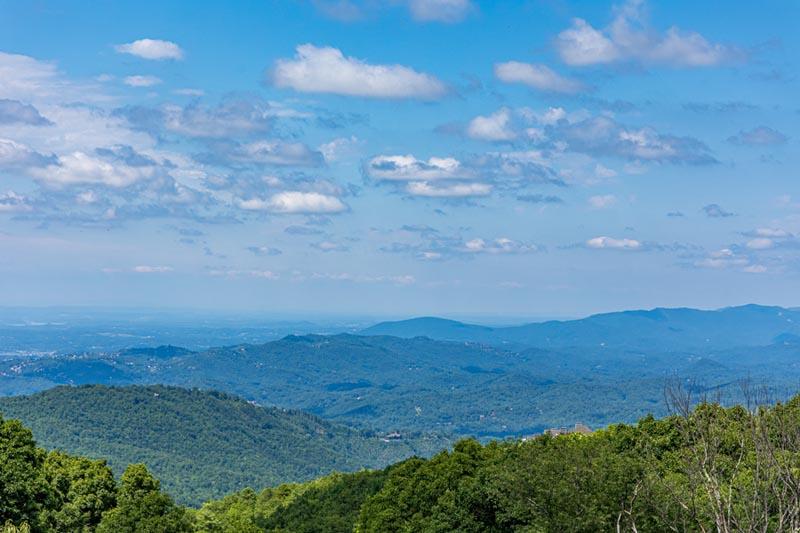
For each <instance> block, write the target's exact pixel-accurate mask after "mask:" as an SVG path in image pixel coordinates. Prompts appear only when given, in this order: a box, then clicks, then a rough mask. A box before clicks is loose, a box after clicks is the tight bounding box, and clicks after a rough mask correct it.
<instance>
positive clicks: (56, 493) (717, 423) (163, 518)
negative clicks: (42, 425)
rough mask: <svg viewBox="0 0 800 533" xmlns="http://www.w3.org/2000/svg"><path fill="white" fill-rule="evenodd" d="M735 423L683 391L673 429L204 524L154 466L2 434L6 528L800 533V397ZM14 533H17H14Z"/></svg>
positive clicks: (734, 411)
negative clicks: (110, 463)
mask: <svg viewBox="0 0 800 533" xmlns="http://www.w3.org/2000/svg"><path fill="white" fill-rule="evenodd" d="M744 395H745V397H746V398H747V399H748V402H747V403H745V404H744V405H738V406H734V407H728V408H726V407H723V406H721V405H720V404H719V403H718V402H710V401H701V402H700V403H698V402H697V401H695V400H694V399H693V398H692V397H691V395H690V394H689V393H688V392H685V391H683V390H681V389H679V388H673V389H669V390H668V391H667V398H668V399H669V403H670V405H671V406H672V409H673V413H674V414H673V415H671V416H668V417H665V418H661V419H657V418H655V417H652V416H648V417H644V418H642V419H641V420H640V421H639V422H638V423H637V424H633V425H628V424H617V425H612V426H609V427H608V428H606V429H603V430H599V431H595V432H593V433H591V434H568V435H562V436H557V437H551V436H539V437H535V438H531V439H527V440H507V441H502V442H499V441H495V442H491V443H488V444H485V445H484V444H481V443H480V442H478V441H476V440H474V439H465V440H461V441H459V442H458V443H456V444H455V446H454V447H453V449H452V450H447V451H443V452H441V453H439V454H436V455H435V456H433V457H432V458H430V459H423V458H419V457H412V458H409V459H406V460H404V461H401V462H399V463H396V464H394V465H393V466H390V467H387V468H385V469H383V470H363V471H359V472H355V473H349V474H341V473H334V474H330V475H327V476H324V477H321V478H318V479H315V480H312V481H307V482H303V483H290V484H283V485H279V486H276V487H272V488H268V489H265V490H262V491H261V492H256V491H254V490H252V489H244V490H240V491H239V492H236V493H233V494H230V495H228V496H226V497H224V498H222V499H219V500H215V501H209V502H206V503H205V504H204V505H203V506H202V507H201V508H199V509H185V508H183V507H181V506H179V505H177V504H176V503H174V501H173V500H172V498H171V497H170V496H168V495H167V494H165V493H164V492H162V491H161V485H160V482H159V481H158V480H157V479H156V478H155V477H154V476H152V475H151V474H150V472H149V471H148V469H147V468H146V467H145V466H144V465H142V464H132V465H129V466H128V467H127V468H126V470H125V471H124V473H123V474H122V476H121V478H120V480H119V483H115V482H114V479H113V478H112V477H111V473H110V470H109V468H108V467H107V466H106V465H105V463H104V462H102V461H96V460H90V459H87V458H83V457H75V456H71V455H67V454H64V453H63V452H50V453H49V454H48V453H46V452H44V451H43V450H42V449H40V448H38V447H37V446H36V444H35V442H34V441H33V438H32V435H31V433H30V431H29V430H27V429H26V428H25V427H24V426H22V425H21V424H19V423H18V422H16V421H11V420H5V421H0V459H2V461H0V481H2V483H0V490H2V493H0V495H1V496H2V499H0V503H1V504H2V507H1V508H0V523H6V524H7V525H6V526H5V528H6V530H7V531H9V532H15V533H16V531H17V530H24V528H26V527H28V526H27V524H30V526H29V529H30V531H32V532H34V533H40V532H47V533H49V532H60V531H80V532H84V533H89V532H94V531H97V532H98V533H134V532H148V533H181V532H198V533H234V532H235V533H259V532H270V533H279V532H281V533H284V532H289V531H291V532H293V533H294V532H299V533H303V532H309V533H310V532H324V533H340V532H349V531H357V532H359V533H371V532H381V533H383V532H389V533H391V532H403V533H405V532H426V533H427V532H451V531H459V532H466V533H470V532H475V533H478V532H507V531H510V532H550V531H552V532H560V531H576V532H594V531H719V532H733V531H763V532H782V531H798V530H800V396H797V397H795V398H793V399H791V400H790V401H788V402H786V403H775V404H770V403H768V402H766V401H765V400H766V398H765V397H763V396H761V393H760V392H759V393H758V394H756V393H753V392H752V391H745V394H744ZM4 533H5V532H4Z"/></svg>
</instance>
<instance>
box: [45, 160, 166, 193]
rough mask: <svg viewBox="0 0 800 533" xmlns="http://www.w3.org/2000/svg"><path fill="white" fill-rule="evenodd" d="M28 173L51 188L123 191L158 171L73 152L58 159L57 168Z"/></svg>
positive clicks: (148, 166) (50, 166) (48, 167)
mask: <svg viewBox="0 0 800 533" xmlns="http://www.w3.org/2000/svg"><path fill="white" fill-rule="evenodd" d="M29 172H30V174H31V175H33V176H34V177H35V178H36V179H38V180H39V181H40V182H42V183H46V184H49V185H55V186H63V185H74V184H80V183H90V184H100V185H107V186H109V187H116V188H120V187H127V186H129V185H132V184H133V183H136V182H138V181H141V180H145V179H147V178H150V177H152V176H153V174H154V172H155V167H153V166H151V165H141V166H131V165H127V164H125V163H123V162H121V161H115V162H109V161H106V160H104V159H101V158H99V157H95V156H92V155H89V154H86V153H84V152H73V153H71V154H67V155H64V156H61V157H59V158H58V163H57V164H52V165H48V166H47V167H44V168H34V169H31V170H30V171H29Z"/></svg>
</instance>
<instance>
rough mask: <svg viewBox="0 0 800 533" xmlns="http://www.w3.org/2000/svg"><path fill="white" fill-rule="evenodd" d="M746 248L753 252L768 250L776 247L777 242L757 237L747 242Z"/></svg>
mask: <svg viewBox="0 0 800 533" xmlns="http://www.w3.org/2000/svg"><path fill="white" fill-rule="evenodd" d="M746 246H747V247H748V248H750V249H751V250H768V249H770V248H773V247H774V246H775V241H773V240H772V239H769V238H767V237H757V238H755V239H750V240H749V241H747V244H746Z"/></svg>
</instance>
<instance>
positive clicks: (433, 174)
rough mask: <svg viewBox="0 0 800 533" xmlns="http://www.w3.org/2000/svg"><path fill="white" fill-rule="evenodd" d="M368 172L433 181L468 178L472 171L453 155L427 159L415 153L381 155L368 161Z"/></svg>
mask: <svg viewBox="0 0 800 533" xmlns="http://www.w3.org/2000/svg"><path fill="white" fill-rule="evenodd" d="M366 168H367V173H368V174H369V175H370V176H371V177H372V178H374V179H378V180H387V181H420V180H424V181H433V180H443V179H444V180H447V179H463V178H468V177H470V176H471V175H472V173H471V172H470V171H469V170H468V169H466V168H464V166H463V165H462V164H461V162H460V161H459V160H457V159H455V158H452V157H431V158H429V159H428V160H427V161H423V160H420V159H417V158H416V157H414V156H413V155H379V156H376V157H373V158H372V159H370V160H369V161H368V162H367V167H366Z"/></svg>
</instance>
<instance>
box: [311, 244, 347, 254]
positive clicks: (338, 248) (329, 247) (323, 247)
mask: <svg viewBox="0 0 800 533" xmlns="http://www.w3.org/2000/svg"><path fill="white" fill-rule="evenodd" d="M309 246H310V247H311V248H314V249H316V250H319V251H320V252H326V253H327V252H347V251H348V250H350V248H349V247H348V246H346V245H344V244H342V243H338V242H333V241H320V242H313V243H311V244H309Z"/></svg>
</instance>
